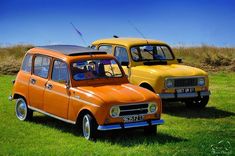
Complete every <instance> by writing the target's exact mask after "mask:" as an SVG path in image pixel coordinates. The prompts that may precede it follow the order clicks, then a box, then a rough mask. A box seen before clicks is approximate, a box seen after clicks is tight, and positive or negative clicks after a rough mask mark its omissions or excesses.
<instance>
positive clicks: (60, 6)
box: [0, 0, 235, 47]
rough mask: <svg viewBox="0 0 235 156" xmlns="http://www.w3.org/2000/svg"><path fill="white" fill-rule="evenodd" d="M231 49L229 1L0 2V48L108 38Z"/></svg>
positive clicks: (234, 1) (234, 14)
mask: <svg viewBox="0 0 235 156" xmlns="http://www.w3.org/2000/svg"><path fill="white" fill-rule="evenodd" d="M128 21H131V23H133V24H134V25H135V26H136V27H137V28H138V29H139V30H141V32H142V33H143V34H144V35H145V37H146V38H152V39H159V40H162V41H165V42H167V43H169V44H170V45H172V46H175V45H186V46H188V45H201V44H209V45H214V46H232V47H235V0H103V1H102V0H83V1H79V0H64V1H62V0H61V1H59V0H0V46H1V45H2V46H4V45H13V44H19V43H25V44H34V45H47V44H77V45H84V43H83V42H82V40H81V38H80V37H79V36H78V35H77V34H76V32H75V31H74V29H73V28H72V26H71V24H70V22H73V24H74V25H75V26H76V27H77V28H78V29H79V31H81V32H82V34H83V37H84V39H85V40H86V42H87V44H90V43H91V42H92V41H94V40H96V39H100V38H109V37H112V36H113V35H114V34H115V35H118V36H122V37H141V36H140V34H138V33H137V32H136V31H135V29H134V28H133V27H132V26H131V25H130V24H129V22H128Z"/></svg>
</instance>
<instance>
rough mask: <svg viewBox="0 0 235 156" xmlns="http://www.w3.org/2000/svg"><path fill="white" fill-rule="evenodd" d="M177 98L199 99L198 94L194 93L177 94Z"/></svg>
mask: <svg viewBox="0 0 235 156" xmlns="http://www.w3.org/2000/svg"><path fill="white" fill-rule="evenodd" d="M176 95H177V98H191V97H198V93H197V92H194V93H179V94H176Z"/></svg>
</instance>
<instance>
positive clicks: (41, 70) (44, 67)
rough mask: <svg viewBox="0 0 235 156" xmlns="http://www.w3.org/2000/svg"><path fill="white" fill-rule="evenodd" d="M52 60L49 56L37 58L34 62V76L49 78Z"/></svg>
mask: <svg viewBox="0 0 235 156" xmlns="http://www.w3.org/2000/svg"><path fill="white" fill-rule="evenodd" d="M49 68H50V58H49V57H47V56H40V55H39V56H36V57H35V60H34V74H35V75H37V76H40V77H42V78H47V77H48V72H49Z"/></svg>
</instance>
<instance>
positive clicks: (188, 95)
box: [157, 91, 211, 99]
mask: <svg viewBox="0 0 235 156" xmlns="http://www.w3.org/2000/svg"><path fill="white" fill-rule="evenodd" d="M210 94H211V92H210V91H201V92H194V93H162V94H157V95H159V96H160V97H161V99H177V98H179V99H181V98H195V97H204V96H209V95H210Z"/></svg>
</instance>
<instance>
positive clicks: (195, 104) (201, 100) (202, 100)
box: [185, 96, 209, 109]
mask: <svg viewBox="0 0 235 156" xmlns="http://www.w3.org/2000/svg"><path fill="white" fill-rule="evenodd" d="M208 101H209V96H204V97H198V98H195V99H191V100H186V101H185V104H186V106H187V107H188V108H199V109H202V108H204V107H205V106H206V105H207V103H208Z"/></svg>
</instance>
